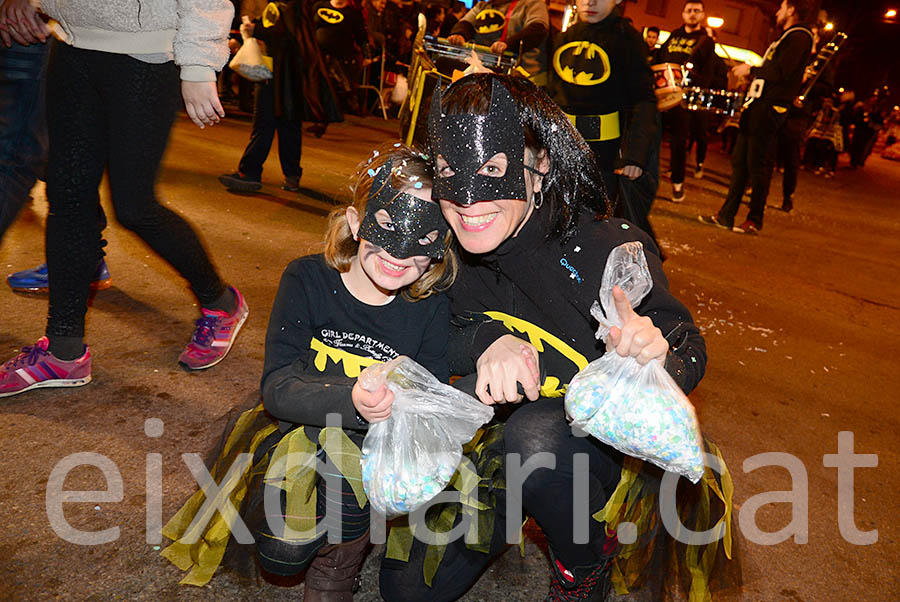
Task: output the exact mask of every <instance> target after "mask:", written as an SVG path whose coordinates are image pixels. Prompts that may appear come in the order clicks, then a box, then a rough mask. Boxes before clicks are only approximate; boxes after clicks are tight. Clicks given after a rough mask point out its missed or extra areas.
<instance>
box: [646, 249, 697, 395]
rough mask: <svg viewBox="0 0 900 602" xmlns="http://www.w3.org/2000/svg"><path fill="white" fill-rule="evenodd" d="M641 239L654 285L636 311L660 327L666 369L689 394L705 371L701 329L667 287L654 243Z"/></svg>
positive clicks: (667, 282)
mask: <svg viewBox="0 0 900 602" xmlns="http://www.w3.org/2000/svg"><path fill="white" fill-rule="evenodd" d="M641 242H642V243H643V245H644V250H645V253H644V255H645V256H646V257H647V266H648V267H649V268H650V275H651V276H652V277H653V288H652V289H651V290H650V293H649V294H648V295H647V296H646V297H645V298H644V300H643V301H642V302H641V303H640V305H638V306H637V307H636V308H635V311H636V312H637V313H639V314H640V315H642V316H648V317H649V318H650V319H651V320H653V324H654V325H656V327H657V328H659V329H660V330H661V331H662V334H663V336H664V337H665V338H666V340H667V341H668V342H669V353H668V355H667V357H666V363H665V368H666V372H668V373H669V375H670V376H671V377H672V378H673V379H674V380H675V383H676V384H677V385H678V386H679V387H681V389H682V390H683V391H684V392H685V394H688V393H690V392H691V391H693V390H694V388H695V387H696V386H697V385H698V384H699V383H700V380H701V379H702V378H703V375H704V374H705V373H706V360H707V355H706V342H705V341H704V340H703V335H701V334H700V329H699V328H697V325H696V324H694V320H693V318H692V317H691V312H690V311H688V309H687V307H685V305H684V304H683V303H682V302H681V301H679V300H678V299H676V298H675V296H674V295H672V293H671V292H670V291H669V280H668V278H666V274H665V272H663V268H662V260H661V259H660V257H659V249H658V248H657V247H656V244H655V243H654V242H653V240H652V239H651V238H650V237H649V236H647V235H644V236H643V237H642V238H641Z"/></svg>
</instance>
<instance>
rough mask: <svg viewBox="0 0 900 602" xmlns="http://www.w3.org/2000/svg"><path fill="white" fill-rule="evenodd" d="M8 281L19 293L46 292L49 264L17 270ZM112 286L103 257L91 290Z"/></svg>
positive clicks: (8, 277) (92, 281)
mask: <svg viewBox="0 0 900 602" xmlns="http://www.w3.org/2000/svg"><path fill="white" fill-rule="evenodd" d="M6 283H7V284H9V287H10V288H11V289H12V290H14V291H15V292H17V293H46V292H47V289H48V288H49V287H50V285H49V279H48V277H47V264H46V263H42V264H41V265H39V266H38V267H36V268H32V269H30V270H22V271H21V272H15V273H14V274H10V275H9V276H7V277H6ZM111 286H112V278H111V277H110V275H109V268H107V267H106V260H105V259H101V260H100V264H99V265H98V266H97V273H95V274H94V279H93V280H91V290H95V291H102V290H105V289H108V288H109V287H111Z"/></svg>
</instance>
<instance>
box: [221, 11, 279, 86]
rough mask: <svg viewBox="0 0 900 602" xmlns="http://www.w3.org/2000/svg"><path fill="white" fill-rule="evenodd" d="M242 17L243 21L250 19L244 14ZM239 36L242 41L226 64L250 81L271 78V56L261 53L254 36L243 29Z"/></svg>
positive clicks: (248, 21) (247, 21)
mask: <svg viewBox="0 0 900 602" xmlns="http://www.w3.org/2000/svg"><path fill="white" fill-rule="evenodd" d="M242 19H243V22H244V23H250V19H248V18H247V17H246V16H244V17H242ZM241 37H242V38H243V40H244V43H243V44H242V45H241V47H240V48H239V49H238V51H237V52H235V53H234V57H233V58H232V59H231V62H230V63H228V66H229V67H230V68H231V70H232V71H234V72H235V73H237V74H238V75H240V76H241V77H243V78H246V79H249V80H250V81H252V82H261V81H265V80H267V79H272V57H269V56H264V55H263V53H262V51H261V50H260V49H259V43H258V42H257V41H256V38H251V37H250V36H248V35H247V34H246V33H245V32H243V31H242V32H241Z"/></svg>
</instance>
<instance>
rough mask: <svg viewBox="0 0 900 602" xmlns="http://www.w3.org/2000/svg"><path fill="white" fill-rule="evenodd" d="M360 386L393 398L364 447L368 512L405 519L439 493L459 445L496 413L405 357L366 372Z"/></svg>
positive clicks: (457, 455)
mask: <svg viewBox="0 0 900 602" xmlns="http://www.w3.org/2000/svg"><path fill="white" fill-rule="evenodd" d="M359 383H360V386H362V387H363V388H364V389H366V390H367V391H374V390H376V389H378V387H380V386H381V384H382V383H385V384H387V386H388V388H389V389H390V390H391V391H393V393H394V405H393V407H392V408H391V415H390V417H389V418H388V419H387V420H383V421H381V422H376V423H375V424H372V425H371V426H370V427H369V432H368V433H367V434H366V438H365V440H364V441H363V446H362V460H361V462H362V479H363V487H365V490H366V495H367V496H368V497H369V502H371V504H372V507H373V508H375V509H376V510H378V511H380V512H383V513H384V514H386V515H387V516H388V517H389V518H390V517H394V516H399V515H401V514H407V513H409V512H412V511H413V510H415V509H417V508H419V507H420V506H422V505H423V504H425V503H426V502H428V501H429V500H431V499H432V498H433V497H434V496H436V495H437V494H438V493H440V492H441V491H443V489H444V487H446V486H447V484H448V483H449V482H450V479H451V478H452V477H453V473H454V472H456V468H457V467H458V466H459V462H460V459H461V458H462V446H463V444H465V443H468V442H469V441H470V440H471V439H472V437H474V436H475V432H476V431H477V430H478V427H480V426H481V425H482V424H484V423H485V422H488V421H489V420H490V419H491V418H493V416H494V410H493V408H491V407H489V406H486V405H484V404H482V403H481V402H479V401H478V400H477V399H475V398H474V397H471V396H469V395H466V394H465V393H463V392H461V391H458V390H457V389H454V388H453V387H451V386H449V385H445V384H443V383H441V382H440V381H438V379H436V378H435V377H434V376H433V375H432V374H431V373H430V372H428V370H426V369H425V368H423V367H422V366H420V365H419V364H417V363H416V362H415V361H413V360H411V359H410V358H408V357H402V356H401V357H398V358H397V359H395V360H391V361H390V362H387V363H385V364H376V365H373V366H370V367H368V368H366V369H365V370H364V371H363V373H362V374H360V375H359Z"/></svg>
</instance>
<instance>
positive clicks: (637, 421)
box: [566, 242, 704, 483]
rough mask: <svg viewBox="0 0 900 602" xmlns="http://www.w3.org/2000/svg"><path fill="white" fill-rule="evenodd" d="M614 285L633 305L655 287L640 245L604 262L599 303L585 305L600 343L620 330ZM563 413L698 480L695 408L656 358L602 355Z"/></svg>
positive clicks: (571, 392)
mask: <svg viewBox="0 0 900 602" xmlns="http://www.w3.org/2000/svg"><path fill="white" fill-rule="evenodd" d="M616 285H618V286H619V287H620V288H621V289H622V290H623V291H624V292H625V295H626V297H627V298H628V301H629V303H630V304H631V306H632V307H637V305H638V304H639V303H640V302H641V300H642V299H643V298H644V297H645V296H646V295H647V293H649V292H650V289H651V288H653V279H652V277H651V276H650V270H649V268H648V267H647V258H646V257H645V256H644V250H643V246H642V245H641V243H639V242H628V243H625V244H623V245H620V246H618V247H616V248H615V249H613V251H612V252H611V253H610V255H609V258H608V259H607V261H606V268H605V269H604V271H603V283H602V285H601V287H600V303H598V302H596V301H595V302H594V305H593V306H592V307H591V315H593V316H594V317H595V318H596V319H597V320H598V321H599V322H600V328H599V329H598V330H597V338H598V339H599V338H602V339H603V340H604V341H606V338H607V336H608V335H609V329H610V328H612V327H613V326H617V327H621V326H622V321H621V319H620V318H619V315H618V312H617V311H616V308H615V303H614V301H613V294H612V289H613V287H614V286H616ZM601 303H602V306H601ZM566 413H567V414H568V415H569V418H570V419H571V420H572V425H573V426H576V427H578V428H581V429H582V430H584V431H586V432H588V433H590V434H591V435H593V436H594V437H596V438H597V439H599V440H601V441H603V442H604V443H606V444H607V445H611V446H612V447H614V448H616V449H618V450H619V451H621V452H623V453H625V454H628V455H629V456H634V457H637V458H641V459H643V460H648V461H650V462H652V463H654V464H656V465H657V466H659V467H661V468H663V469H664V470H668V471H672V472H677V473H678V474H681V475H683V476H685V477H686V478H688V479H690V480H691V481H692V482H693V483H696V482H697V481H698V480H700V477H701V476H702V475H703V470H704V464H703V453H702V452H703V442H702V438H701V435H700V426H699V424H698V422H697V415H696V413H695V412H694V406H693V405H692V404H691V402H690V401H689V400H688V398H687V396H686V395H685V394H684V392H683V391H682V390H681V388H680V387H679V386H678V385H677V384H675V381H674V380H672V377H671V376H669V374H668V372H666V370H665V368H664V367H663V366H662V364H660V363H659V362H657V361H651V362H649V363H648V364H646V365H643V366H642V365H640V364H638V362H637V360H636V359H635V358H633V357H622V356H620V355H619V354H618V353H616V352H615V351H611V352H608V353H605V354H604V355H603V356H602V357H600V358H599V359H596V360H594V361H593V362H591V363H590V364H588V365H587V366H585V368H584V369H583V370H581V371H580V372H579V373H578V374H576V375H575V377H574V378H573V379H572V381H571V382H570V383H569V386H568V388H567V390H566Z"/></svg>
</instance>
